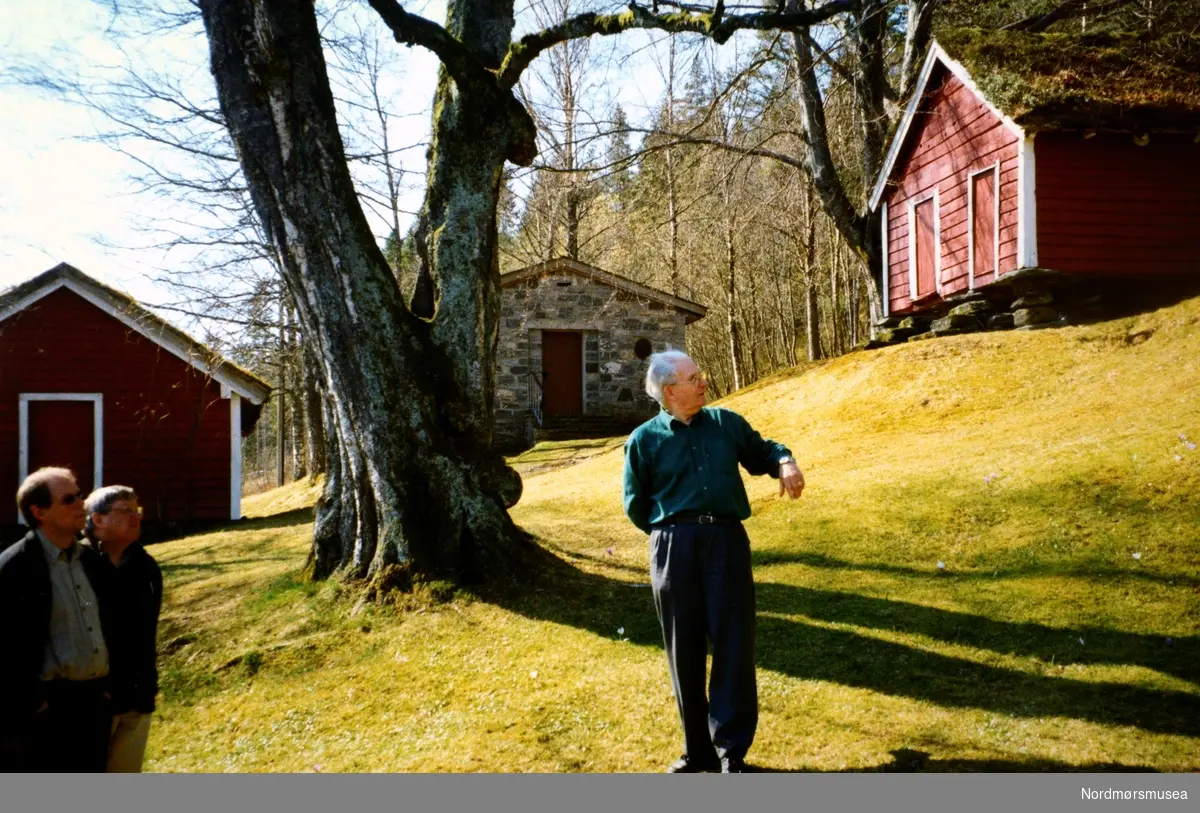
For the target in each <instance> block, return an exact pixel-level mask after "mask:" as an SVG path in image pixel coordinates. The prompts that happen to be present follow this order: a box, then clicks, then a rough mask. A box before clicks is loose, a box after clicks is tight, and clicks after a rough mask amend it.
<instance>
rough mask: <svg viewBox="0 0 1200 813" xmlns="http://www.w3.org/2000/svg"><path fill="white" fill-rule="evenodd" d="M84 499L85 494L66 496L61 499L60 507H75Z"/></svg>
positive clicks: (78, 493) (59, 501)
mask: <svg viewBox="0 0 1200 813" xmlns="http://www.w3.org/2000/svg"><path fill="white" fill-rule="evenodd" d="M82 499H83V492H81V491H76V492H74V493H73V494H64V495H62V497H60V498H59V500H58V504H59V505H74V504H75V503H76V502H78V501H79V500H82Z"/></svg>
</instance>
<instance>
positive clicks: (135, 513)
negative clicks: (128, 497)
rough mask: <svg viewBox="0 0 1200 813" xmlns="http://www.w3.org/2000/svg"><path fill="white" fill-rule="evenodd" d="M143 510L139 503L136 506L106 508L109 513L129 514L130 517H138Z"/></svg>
mask: <svg viewBox="0 0 1200 813" xmlns="http://www.w3.org/2000/svg"><path fill="white" fill-rule="evenodd" d="M144 510H145V509H143V508H142V507H141V506H140V505H139V506H138V507H137V508H110V509H109V510H108V513H110V514H125V515H126V516H130V517H140V516H141V515H142V513H143V512H144Z"/></svg>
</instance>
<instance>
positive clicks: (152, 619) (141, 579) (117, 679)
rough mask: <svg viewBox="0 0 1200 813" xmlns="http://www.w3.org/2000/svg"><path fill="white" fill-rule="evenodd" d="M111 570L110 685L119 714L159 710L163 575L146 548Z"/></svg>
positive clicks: (129, 552) (131, 551) (131, 550)
mask: <svg viewBox="0 0 1200 813" xmlns="http://www.w3.org/2000/svg"><path fill="white" fill-rule="evenodd" d="M103 559H104V562H105V564H106V565H107V569H108V571H109V578H110V584H109V590H108V599H109V616H110V619H111V623H110V626H109V629H110V632H109V633H108V634H107V635H106V638H105V640H106V641H107V642H108V658H109V664H110V666H109V673H108V674H109V685H110V686H111V692H112V698H113V711H114V712H115V713H117V714H120V713H122V712H126V711H140V712H142V713H143V714H148V713H150V712H152V711H154V696H155V695H157V694H158V659H157V655H158V644H157V640H158V615H159V612H160V611H161V610H162V585H163V580H162V571H161V570H159V568H158V563H157V562H155V561H154V557H153V556H151V555H150V554H149V553H147V552H146V549H145V548H143V547H142V546H141V545H138V544H133V545H130V546H129V547H128V548H126V549H125V554H124V556H122V557H121V564H119V565H117V566H115V567H114V566H113V565H112V562H111V560H110V559H109V558H108V557H107V556H104V557H103Z"/></svg>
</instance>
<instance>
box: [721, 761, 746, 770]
mask: <svg viewBox="0 0 1200 813" xmlns="http://www.w3.org/2000/svg"><path fill="white" fill-rule="evenodd" d="M721 773H749V770H748V769H747V768H746V760H744V759H742V758H741V757H721Z"/></svg>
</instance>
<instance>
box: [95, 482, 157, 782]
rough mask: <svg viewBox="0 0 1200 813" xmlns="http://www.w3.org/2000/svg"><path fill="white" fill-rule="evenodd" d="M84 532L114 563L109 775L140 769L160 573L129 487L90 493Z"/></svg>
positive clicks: (151, 692) (153, 673)
mask: <svg viewBox="0 0 1200 813" xmlns="http://www.w3.org/2000/svg"><path fill="white" fill-rule="evenodd" d="M85 509H86V513H87V527H86V528H85V529H84V533H85V534H86V535H87V538H88V540H89V541H90V542H91V544H93V545H94V546H96V548H98V549H99V551H100V553H101V554H102V555H103V558H104V560H105V561H106V563H107V564H108V565H109V566H110V567H111V572H110V589H109V591H108V595H109V604H110V609H109V613H110V615H111V618H112V624H111V631H110V634H109V639H108V642H109V654H110V656H111V658H112V669H111V671H110V675H109V684H110V686H111V692H112V698H113V720H112V736H111V738H110V739H109V746H108V766H107V768H108V771H109V773H140V772H141V770H142V761H143V759H144V757H145V754H146V739H147V737H148V736H149V734H150V715H151V714H152V713H153V712H154V698H155V695H157V694H158V661H157V646H156V639H157V637H158V615H159V611H160V610H161V609H162V571H161V570H159V568H158V563H157V562H155V561H154V557H153V556H151V555H150V554H149V553H147V552H146V549H145V548H143V547H142V546H141V545H140V544H138V538H139V537H140V536H141V533H142V508H141V506H140V505H138V497H137V493H136V492H135V491H134V490H133V489H132V488H129V487H128V486H105V487H104V488H98V489H96V490H95V491H93V492H92V493H91V494H89V495H88V498H87V501H86V503H85Z"/></svg>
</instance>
